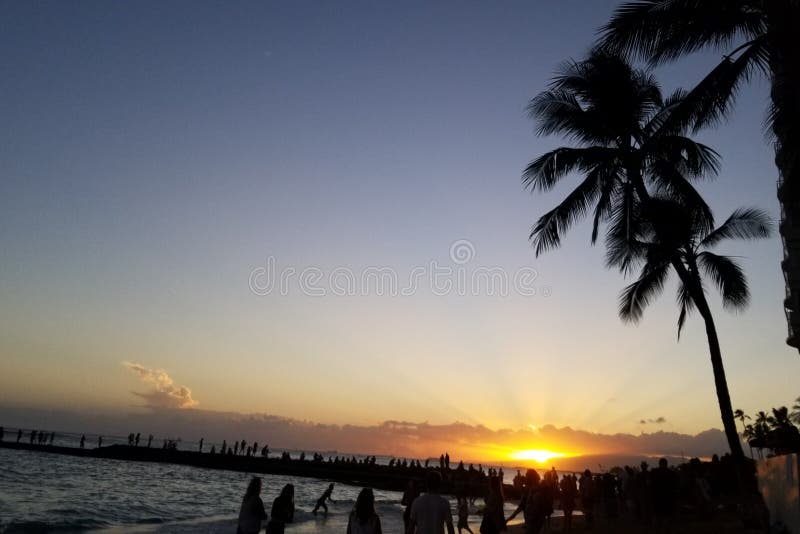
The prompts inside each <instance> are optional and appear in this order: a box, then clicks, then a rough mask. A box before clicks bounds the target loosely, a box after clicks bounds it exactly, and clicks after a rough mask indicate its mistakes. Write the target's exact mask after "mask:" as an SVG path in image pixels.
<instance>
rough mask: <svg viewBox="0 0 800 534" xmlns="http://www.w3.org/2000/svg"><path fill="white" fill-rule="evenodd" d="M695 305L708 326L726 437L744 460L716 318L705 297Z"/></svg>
mask: <svg viewBox="0 0 800 534" xmlns="http://www.w3.org/2000/svg"><path fill="white" fill-rule="evenodd" d="M695 305H696V306H697V311H698V312H699V313H700V315H701V316H702V317H703V321H704V322H705V325H706V336H707V337H708V352H709V353H710V355H711V368H712V369H713V370H714V385H715V386H716V388H717V402H718V403H719V411H720V414H721V415H722V427H723V428H724V429H725V437H726V438H727V439H728V446H729V447H730V449H731V454H732V455H733V456H735V457H737V458H744V450H743V449H742V442H741V440H740V439H739V433H738V432H737V431H736V420H735V419H734V418H733V406H732V405H731V395H730V393H729V392H728V381H727V380H726V378H725V366H724V365H723V364H722V351H721V350H720V348H719V338H718V337H717V327H716V326H715V325H714V318H713V317H712V315H711V310H710V309H709V308H708V304H707V303H706V301H705V297H702V303H700V302H697V299H695Z"/></svg>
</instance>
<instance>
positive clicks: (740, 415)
mask: <svg viewBox="0 0 800 534" xmlns="http://www.w3.org/2000/svg"><path fill="white" fill-rule="evenodd" d="M733 418H734V419H738V420H739V422H740V423H742V439H744V440H745V441H747V442H748V445H749V437H748V435H749V432H748V427H749V426H750V425H748V424H747V423H745V421H746V420H747V419H750V416H749V415H747V414H746V413H744V411H742V410H740V409H738V408H737V409H735V410H734V411H733ZM752 457H753V447H750V458H752Z"/></svg>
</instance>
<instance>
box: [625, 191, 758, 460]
mask: <svg viewBox="0 0 800 534" xmlns="http://www.w3.org/2000/svg"><path fill="white" fill-rule="evenodd" d="M698 220H702V216H701V215H698V214H697V210H694V209H691V208H687V207H686V206H682V205H680V204H679V203H677V202H675V201H673V200H670V199H661V198H654V199H652V200H651V204H650V213H649V220H648V221H646V222H645V224H644V225H643V231H642V235H641V238H640V241H639V246H637V247H635V249H634V250H636V257H635V258H634V261H635V262H636V263H638V264H639V265H641V271H640V274H639V278H638V279H637V280H636V281H635V282H633V283H632V284H630V285H629V286H627V287H626V288H625V290H624V291H623V292H622V294H621V295H620V299H619V315H620V317H621V318H622V319H623V320H625V321H632V322H638V321H639V320H640V319H641V318H642V314H643V313H644V309H645V308H646V307H647V305H648V304H650V302H651V301H652V300H653V299H654V298H655V297H657V296H658V295H659V294H660V293H661V291H662V290H663V288H664V284H665V282H666V280H667V277H668V276H669V273H670V271H672V270H675V271H676V272H677V273H678V275H679V278H680V284H679V286H678V303H679V306H680V314H679V316H678V337H680V332H681V329H682V328H683V325H684V322H685V320H686V317H687V315H688V314H689V313H690V312H691V311H692V310H695V309H696V310H697V311H698V313H699V314H700V316H701V317H702V318H703V322H704V323H705V329H706V337H707V338H708V348H709V353H710V356H711V366H712V368H713V371H714V382H715V384H716V389H717V400H718V402H719V405H720V411H721V415H722V423H723V426H724V429H725V435H726V437H727V439H728V445H729V446H730V448H731V452H732V453H733V454H735V455H743V453H742V448H741V441H740V440H739V434H738V432H737V430H736V423H735V420H734V417H735V415H734V412H733V409H732V407H731V400H730V394H729V392H728V384H727V381H726V379H725V368H724V366H723V362H722V351H721V349H720V345H719V338H718V337H717V329H716V325H715V324H714V318H713V316H712V314H711V310H710V308H709V306H708V302H707V300H706V297H705V288H704V283H703V280H704V278H707V279H709V280H710V281H711V282H712V283H713V284H714V285H715V286H717V289H719V291H720V293H721V294H722V304H723V307H725V308H727V309H731V310H740V309H743V308H745V307H746V306H747V304H748V301H749V297H750V293H749V290H748V287H747V280H746V278H745V274H744V271H743V270H742V268H741V267H740V266H739V265H738V264H737V262H736V261H735V260H734V259H733V258H731V257H729V256H722V255H718V254H715V253H713V252H711V249H712V248H714V247H715V246H716V245H718V244H719V243H721V242H723V241H725V240H728V239H761V238H765V237H769V235H770V233H771V222H770V220H769V217H768V216H767V215H766V214H765V213H763V212H761V211H759V210H755V209H738V210H736V211H734V212H733V214H732V215H731V216H730V217H728V220H726V221H725V222H724V223H723V224H722V225H721V226H719V227H718V228H716V229H714V230H711V231H707V230H705V227H704V224H697V221H698Z"/></svg>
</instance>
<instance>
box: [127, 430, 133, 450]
mask: <svg viewBox="0 0 800 534" xmlns="http://www.w3.org/2000/svg"><path fill="white" fill-rule="evenodd" d="M128 447H133V432H131V433H130V434H128Z"/></svg>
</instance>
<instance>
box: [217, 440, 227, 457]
mask: <svg viewBox="0 0 800 534" xmlns="http://www.w3.org/2000/svg"><path fill="white" fill-rule="evenodd" d="M219 452H220V454H225V453H226V452H228V442H227V441H225V440H224V439H223V440H222V448H221V449H220V450H219Z"/></svg>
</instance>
